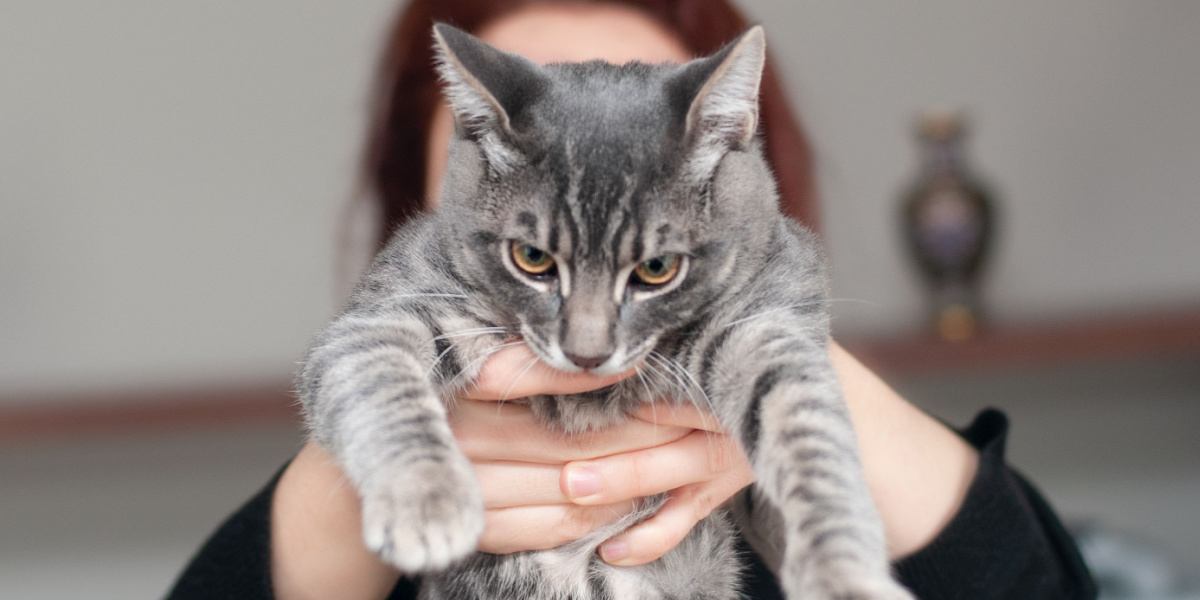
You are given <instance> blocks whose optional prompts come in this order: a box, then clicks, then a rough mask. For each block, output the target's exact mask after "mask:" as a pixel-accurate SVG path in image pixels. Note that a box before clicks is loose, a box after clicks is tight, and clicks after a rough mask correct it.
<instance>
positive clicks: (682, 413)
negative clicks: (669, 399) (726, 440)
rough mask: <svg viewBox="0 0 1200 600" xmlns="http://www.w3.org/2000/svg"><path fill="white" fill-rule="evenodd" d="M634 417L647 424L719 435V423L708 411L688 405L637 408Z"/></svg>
mask: <svg viewBox="0 0 1200 600" xmlns="http://www.w3.org/2000/svg"><path fill="white" fill-rule="evenodd" d="M633 416H634V417H636V418H638V419H641V420H643V421H646V422H648V423H658V424H659V425H670V426H672V427H687V428H688V429H703V430H704V431H714V432H718V433H721V432H723V431H724V430H723V429H722V428H721V423H720V422H719V421H717V418H716V417H715V416H713V414H712V413H710V412H708V411H703V410H700V409H698V408H696V407H695V406H692V405H690V404H671V403H666V402H660V403H655V404H648V405H644V406H642V407H640V408H638V410H637V412H635V413H634V415H633Z"/></svg>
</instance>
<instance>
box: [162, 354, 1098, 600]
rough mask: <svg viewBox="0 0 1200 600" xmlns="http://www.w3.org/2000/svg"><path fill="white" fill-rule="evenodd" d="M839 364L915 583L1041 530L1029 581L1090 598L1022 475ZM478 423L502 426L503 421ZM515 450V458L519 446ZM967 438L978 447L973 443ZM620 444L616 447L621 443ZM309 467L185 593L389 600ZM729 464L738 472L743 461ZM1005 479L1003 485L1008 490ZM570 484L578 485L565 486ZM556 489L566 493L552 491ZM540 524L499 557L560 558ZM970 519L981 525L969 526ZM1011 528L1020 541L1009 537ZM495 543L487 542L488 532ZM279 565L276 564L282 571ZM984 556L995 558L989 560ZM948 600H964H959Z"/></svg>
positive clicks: (383, 578)
mask: <svg viewBox="0 0 1200 600" xmlns="http://www.w3.org/2000/svg"><path fill="white" fill-rule="evenodd" d="M833 352H834V354H833V360H834V365H835V367H836V368H837V370H838V373H839V377H840V378H841V380H842V385H843V387H844V388H845V390H846V397H847V402H848V404H849V405H850V411H851V416H852V419H853V420H854V424H855V427H856V429H857V431H858V433H859V436H860V444H861V446H862V453H863V463H864V466H865V468H866V472H867V479H868V483H869V485H870V488H871V492H872V494H873V496H874V497H875V499H876V501H877V502H878V504H879V506H880V512H881V514H882V515H883V517H884V520H885V526H886V529H887V533H888V535H889V541H890V548H891V551H892V555H893V556H894V557H897V558H901V557H903V558H904V560H902V561H901V562H900V563H899V572H900V574H901V577H902V579H903V581H904V583H905V584H907V585H910V586H912V587H914V589H918V590H921V589H941V590H946V589H949V590H953V589H954V587H953V586H954V585H955V584H956V583H957V584H958V585H960V586H961V585H962V584H963V583H964V580H956V579H954V578H953V577H952V576H953V575H955V573H956V572H957V573H958V574H961V575H963V576H964V577H967V578H970V577H974V576H975V575H974V573H973V571H972V568H970V567H973V569H974V571H978V570H980V569H981V568H986V566H987V565H980V564H974V565H971V564H970V563H969V562H968V563H963V562H962V561H961V557H960V562H959V563H957V564H950V563H947V564H946V568H945V569H942V570H939V569H937V568H936V566H937V565H938V564H939V562H945V561H946V560H947V559H946V558H945V557H947V556H949V557H954V556H955V552H956V549H968V550H969V551H970V550H978V549H980V548H989V547H991V546H993V545H994V542H995V541H996V540H997V539H1000V538H1002V537H1004V536H1005V535H1006V534H1007V533H1008V532H1009V531H1011V530H1013V529H1014V528H1013V521H1014V519H1015V520H1016V521H1018V524H1019V525H1020V526H1021V529H1022V530H1023V531H1026V532H1029V531H1033V532H1034V533H1037V534H1039V535H1041V532H1046V533H1045V535H1041V537H1040V538H1038V539H1040V540H1042V541H1041V543H1042V546H1055V547H1056V548H1057V553H1056V554H1055V556H1058V557H1062V556H1066V557H1067V559H1062V560H1050V559H1047V560H1044V561H1042V562H1037V561H1036V560H1035V561H1033V562H1030V563H1028V564H1029V568H1031V569H1033V572H1032V573H1030V572H1026V573H1023V574H1021V576H1023V577H1025V578H1026V579H1028V578H1029V577H1034V578H1035V579H1039V580H1042V581H1051V580H1053V581H1071V582H1073V583H1072V585H1075V586H1076V587H1077V588H1078V589H1087V588H1088V587H1089V586H1090V585H1091V583H1090V579H1089V578H1088V576H1087V572H1086V567H1083V566H1082V563H1081V562H1078V561H1076V562H1074V563H1073V562H1071V560H1069V558H1070V557H1071V556H1074V557H1076V558H1077V556H1078V555H1077V554H1075V553H1074V552H1075V551H1074V547H1073V545H1072V543H1071V541H1070V538H1069V537H1068V536H1066V535H1065V533H1063V532H1062V531H1061V526H1060V525H1058V524H1057V523H1058V522H1057V519H1056V518H1055V517H1054V515H1053V512H1052V511H1050V510H1049V508H1048V506H1046V505H1045V504H1044V502H1042V501H1040V497H1037V496H1036V493H1034V492H1032V490H1031V489H1029V488H1028V487H1027V486H1024V487H1023V486H1022V485H1021V484H1019V483H1018V482H1019V480H1018V479H1016V478H1015V476H1013V475H1011V473H1010V472H1009V471H1008V470H1007V468H1006V467H1005V466H1004V463H1003V457H1002V452H997V451H996V450H995V449H994V448H992V449H989V450H988V452H987V453H985V454H984V458H985V461H984V462H982V463H981V462H979V453H978V452H977V451H976V450H975V447H979V448H983V447H984V446H983V445H980V444H975V447H973V446H972V445H970V444H967V443H966V442H964V441H963V438H961V437H959V436H958V435H956V434H954V433H953V432H952V431H951V430H950V429H948V428H946V427H944V426H943V425H941V424H940V423H938V422H937V421H936V420H934V419H932V418H930V417H928V416H926V415H925V414H924V413H921V412H920V411H919V410H917V409H916V408H915V407H913V406H911V405H909V404H908V403H906V402H905V401H904V400H903V399H901V398H900V397H899V396H897V395H896V394H895V393H894V392H893V391H891V390H890V389H889V388H887V386H885V385H884V384H883V383H882V382H880V381H879V380H878V378H876V377H875V376H874V375H873V374H872V373H871V372H870V371H868V370H866V369H865V368H864V367H862V365H860V364H858V362H857V361H855V360H854V359H853V358H852V357H850V356H849V355H847V354H846V353H845V352H844V351H842V350H841V349H840V348H836V347H835V348H834V350H833ZM479 412H480V414H493V413H494V412H495V411H479ZM489 429H491V428H488V427H480V428H478V429H476V430H474V431H472V432H470V433H468V434H466V435H467V437H471V438H473V439H474V440H475V443H479V442H480V441H481V438H480V436H486V435H487V434H488V430H489ZM969 433H970V432H968V434H969ZM492 435H493V436H496V439H498V440H499V439H501V438H505V436H504V435H503V434H502V433H499V432H494V433H492ZM527 437H528V436H527ZM505 439H506V440H508V441H507V446H508V448H509V449H511V447H512V443H511V440H512V438H505ZM968 439H971V438H970V436H969V435H968ZM460 441H462V438H461V437H460ZM482 441H486V440H482ZM501 441H505V440H501ZM685 441H686V440H678V441H676V442H670V443H683V442H685ZM973 441H978V440H973ZM536 443H541V444H544V445H546V452H548V453H550V452H558V451H562V452H561V453H560V454H562V455H566V456H569V455H571V454H576V455H578V454H580V453H582V454H583V455H584V456H588V455H589V454H588V451H587V449H586V448H585V447H583V446H581V445H580V444H579V443H578V442H572V441H569V440H561V439H560V440H559V441H558V442H557V443H558V445H559V446H560V447H558V448H557V450H556V449H555V448H554V447H553V446H552V444H553V442H552V441H551V438H550V437H543V438H541V441H540V442H536ZM608 443H610V444H611V440H610V441H609V442H608ZM670 443H669V444H668V445H670ZM562 446H565V447H562ZM662 448H663V446H656V447H655V448H650V449H648V450H641V451H637V452H643V453H644V452H651V451H660V450H661V449H662ZM1001 450H1002V449H1001ZM612 452H613V449H612V447H611V446H610V447H608V448H607V449H605V450H597V451H595V452H594V453H593V454H590V456H597V457H604V456H606V454H611V453H612ZM635 453H636V452H635ZM301 454H302V455H303V456H308V457H309V458H311V459H313V460H309V459H306V460H301V457H298V458H297V460H296V461H295V462H294V463H292V464H291V465H290V466H289V467H288V469H287V474H286V475H285V477H284V479H285V480H286V481H287V482H288V483H287V485H283V484H282V483H281V488H280V489H279V490H278V492H276V491H275V489H274V486H273V485H269V486H268V487H267V489H266V490H264V492H263V493H261V494H260V495H259V496H258V497H256V498H255V499H253V500H252V501H251V502H250V503H249V504H247V506H246V507H244V508H243V509H242V510H241V511H239V512H238V513H236V514H235V515H234V516H233V517H232V518H231V519H230V520H229V521H228V522H226V524H225V525H224V526H223V527H222V528H221V529H220V530H218V532H217V533H216V534H215V535H214V536H213V538H212V539H210V540H209V542H208V543H207V544H206V545H205V547H204V548H203V549H202V550H201V552H200V553H199V554H198V555H197V556H196V558H194V559H193V561H192V563H191V564H190V565H189V566H188V568H187V570H186V571H185V572H184V574H183V575H182V576H181V578H180V581H179V583H178V584H177V587H176V592H179V591H180V590H185V591H186V590H189V589H190V590H203V589H205V588H204V585H205V584H215V583H220V582H221V581H222V580H221V579H220V578H219V574H220V572H221V570H222V569H224V570H226V571H228V572H229V574H230V576H228V577H226V578H225V579H224V581H225V583H227V585H225V587H224V588H223V589H237V590H240V592H239V593H235V594H230V595H231V596H232V597H239V598H270V597H272V596H271V593H272V590H271V587H272V583H271V582H272V580H274V587H275V588H276V589H277V590H278V592H279V595H278V597H280V598H289V597H305V596H292V595H291V594H292V593H293V591H299V592H303V591H304V590H314V589H322V588H320V586H321V585H322V583H321V582H322V581H348V580H353V581H354V586H356V587H353V588H351V587H341V588H339V592H341V593H339V597H345V598H350V597H352V596H350V595H349V594H348V593H346V592H348V591H350V590H351V589H353V590H354V591H356V592H360V593H362V594H364V595H363V596H360V597H364V598H366V597H379V596H378V595H377V592H378V591H379V590H386V589H387V588H388V586H389V585H392V584H395V582H396V575H395V573H394V572H392V571H391V570H390V569H387V568H386V567H383V566H382V565H381V564H380V563H379V562H378V561H377V560H376V559H375V557H374V556H373V555H370V554H369V553H366V552H365V551H364V550H363V549H362V547H361V542H360V537H361V532H360V530H359V523H358V517H357V514H358V513H357V510H358V507H357V498H356V496H355V495H354V492H353V490H351V489H350V488H348V487H346V485H345V484H344V483H343V482H342V481H341V477H340V474H338V472H337V470H336V468H334V467H333V465H332V464H331V463H330V462H329V459H328V457H327V456H326V455H324V453H323V452H322V451H320V450H319V448H317V447H315V446H313V445H311V444H310V445H309V446H308V447H306V449H305V450H304V451H302V453H301ZM629 454H630V453H628V452H626V453H620V454H618V455H617V456H614V457H606V458H598V459H596V460H597V461H607V460H610V459H611V460H618V461H619V460H625V459H628V458H629V456H628V455H629ZM684 456H686V455H684ZM567 460H569V459H566V460H562V461H561V462H567ZM683 460H690V461H700V462H706V461H708V460H709V458H708V455H707V453H700V454H697V455H693V456H691V458H690V459H688V458H684V459H683ZM730 464H731V465H736V464H738V463H737V462H736V461H733V462H731V463H730ZM677 469H678V466H676V470H677ZM605 472H606V473H607V474H609V475H610V476H612V477H616V478H617V479H616V480H614V481H612V482H611V484H612V485H614V486H615V487H618V488H622V489H632V490H639V489H647V486H646V485H643V484H641V483H639V482H637V481H635V477H636V474H633V473H626V472H622V471H620V470H615V471H614V470H608V471H605ZM293 473H294V474H293ZM997 473H999V475H1000V476H998V477H997V476H996V475H997ZM660 475H661V474H660ZM744 476H745V474H744V473H739V472H738V471H737V470H736V469H731V470H728V471H727V472H723V473H722V474H720V476H719V478H718V479H716V480H714V481H713V482H711V483H712V486H713V489H725V490H732V491H725V492H720V493H717V494H716V495H715V496H714V495H713V494H696V495H694V496H693V497H694V498H695V499H696V502H697V504H695V505H686V504H681V505H678V510H680V511H690V512H691V516H689V518H686V519H674V518H669V519H663V520H660V522H662V521H670V524H669V525H668V528H667V529H660V530H659V531H657V532H655V531H653V530H652V529H649V530H648V529H647V528H646V527H644V526H643V527H642V528H641V529H637V528H635V529H634V530H631V531H630V532H627V533H626V534H623V535H631V534H635V533H636V535H638V536H640V537H641V539H646V540H648V545H647V546H646V547H642V548H637V547H636V546H635V547H634V548H633V551H634V552H637V553H638V556H637V557H635V558H636V559H637V560H639V561H643V562H644V561H648V560H653V559H654V558H657V556H656V555H661V553H663V552H665V551H666V550H669V549H670V547H671V546H673V544H670V543H667V544H664V543H663V542H662V539H663V538H667V539H668V540H669V539H674V538H681V537H682V534H681V532H682V533H686V531H687V530H688V529H690V528H691V525H692V524H693V523H694V522H695V520H697V519H699V518H701V517H702V516H703V515H705V514H707V512H708V511H710V510H712V509H713V508H715V507H716V506H717V505H719V504H720V503H721V502H722V501H723V500H724V498H718V497H716V496H720V495H721V494H722V493H723V494H726V496H725V497H728V495H731V494H732V493H734V491H736V489H737V488H739V487H740V485H737V484H736V483H735V485H726V483H727V482H728V481H734V480H736V479H738V478H743V477H744ZM645 477H646V478H648V479H654V478H656V477H658V476H656V475H655V473H648V474H646V475H645ZM659 478H663V479H665V478H666V477H659ZM722 478H723V479H722ZM551 479H552V478H551ZM562 479H563V480H564V481H565V479H566V477H565V476H564V477H563V478H562ZM746 481H748V480H746ZM742 483H743V484H744V482H742ZM538 485H542V484H538ZM547 485H552V486H558V487H564V486H560V484H559V482H553V481H551V482H550V483H549V484H547ZM484 487H485V490H486V488H487V487H488V486H487V485H486V484H485V486H484ZM554 493H556V490H539V489H537V485H531V486H530V494H531V496H536V497H541V496H545V495H547V494H554ZM293 496H294V497H293ZM272 498H274V502H272ZM1031 498H1033V500H1031ZM515 500H516V501H518V502H519V501H520V499H515ZM964 502H965V504H964ZM531 504H532V503H531ZM1037 507H1042V510H1036V508H1037ZM579 508H588V507H579ZM272 513H274V514H273V515H272ZM527 515H528V516H527V517H526V516H521V517H520V518H511V519H508V520H506V521H504V522H501V523H499V524H498V525H497V526H498V527H502V528H507V530H510V531H512V532H518V531H523V532H525V533H524V534H523V537H522V542H523V543H524V544H528V547H527V548H516V547H506V548H500V549H496V550H495V551H520V550H523V549H532V548H536V547H548V546H546V545H545V544H546V543H547V540H543V539H541V537H539V536H538V535H537V534H536V533H532V534H531V533H530V532H539V531H540V532H545V533H544V537H547V539H549V537H551V536H555V535H560V534H559V533H557V532H556V531H555V527H556V525H559V524H560V523H558V522H543V521H545V519H546V518H547V516H546V515H545V514H544V513H543V514H539V513H537V511H532V512H529V513H527ZM964 515H967V517H968V518H967V519H966V525H965V526H964ZM553 518H560V517H553ZM539 519H540V520H539ZM948 523H949V525H948ZM989 523H991V525H989ZM671 528H674V529H679V530H680V531H674V530H671ZM1001 528H1007V529H1008V530H1006V531H1001V530H1000V529H1001ZM293 534H295V535H293ZM310 534H311V535H310ZM947 534H949V535H947ZM485 537H488V534H487V533H485ZM508 537H510V536H509V535H508V534H505V533H504V532H503V531H493V532H492V535H491V538H492V539H505V538H508ZM1009 537H1010V538H1011V536H1009ZM272 538H274V539H272ZM634 539H637V538H634ZM930 540H932V541H930ZM551 545H553V544H551ZM331 553H337V554H338V556H340V557H341V559H334V558H333V557H331V556H330V555H331ZM1035 554H1036V555H1037V556H1038V557H1043V556H1046V555H1047V552H1046V551H1044V550H1041V551H1038V552H1037V553H1035ZM266 557H270V561H269V562H268V560H267V558H266ZM978 557H979V558H980V559H984V555H982V554H980V555H978ZM1008 558H1011V557H1001V558H999V559H996V558H995V557H994V556H993V557H990V558H988V560H991V559H996V560H1005V561H1007V560H1008ZM1009 562H1011V561H1009ZM327 566H334V567H335V569H336V570H337V573H329V572H328V571H326V570H325V569H326V567H327ZM999 572H1002V570H1001V571H999ZM1010 575H1012V574H1010ZM197 582H199V583H200V585H197ZM993 583H996V582H993ZM1000 583H1004V582H1000ZM1009 583H1013V582H1011V581H1010V582H1009ZM238 586H242V587H238ZM405 586H411V584H409V583H408V582H406V581H404V580H401V588H404V589H398V590H397V592H398V593H396V594H393V595H392V596H391V597H392V598H406V597H410V596H408V595H405V594H406V593H410V594H411V591H410V592H405V591H404V590H405V589H408V590H411V589H412V588H411V587H405ZM939 586H940V587H939ZM946 586H950V587H946ZM961 589H962V588H960V590H961ZM968 589H971V588H968ZM1093 593H1094V591H1093ZM171 597H172V598H192V597H196V598H199V597H212V596H211V595H203V594H200V595H187V594H183V595H177V594H176V593H175V592H173V593H172V596H171ZM411 597H415V596H411ZM933 597H938V596H933ZM943 597H953V594H951V595H950V596H943ZM995 597H1003V596H995ZM1080 597H1087V596H1086V594H1085V595H1084V596H1080Z"/></svg>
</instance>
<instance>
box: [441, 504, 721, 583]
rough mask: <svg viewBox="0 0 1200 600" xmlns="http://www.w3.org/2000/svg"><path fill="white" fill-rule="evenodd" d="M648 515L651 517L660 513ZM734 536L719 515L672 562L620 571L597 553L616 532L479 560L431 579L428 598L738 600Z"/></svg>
mask: <svg viewBox="0 0 1200 600" xmlns="http://www.w3.org/2000/svg"><path fill="white" fill-rule="evenodd" d="M655 504H656V505H657V504H660V503H659V502H656V503H655ZM648 508H649V511H648V512H649V513H652V512H653V510H655V509H656V508H657V507H656V506H653V507H648ZM639 512H640V513H641V514H640V515H638V516H642V517H644V516H645V515H646V514H647V510H645V509H644V510H643V511H639ZM625 526H628V523H627V522H626V523H625ZM616 531H620V530H619V529H618V530H616ZM733 531H734V529H733V526H732V525H731V524H730V522H729V519H728V518H727V517H726V515H725V514H724V513H723V512H722V511H718V512H715V513H713V514H712V515H710V516H709V517H708V518H706V519H704V520H703V521H701V522H700V523H699V524H698V525H697V526H696V527H695V528H694V529H693V530H692V532H691V533H690V534H689V535H688V537H687V538H685V539H684V541H683V542H681V543H680V544H679V545H678V546H676V547H675V549H674V550H672V551H671V552H669V553H667V555H666V556H664V557H662V558H660V559H659V560H656V561H654V562H652V563H650V564H647V565H641V566H637V567H614V566H611V565H609V564H607V563H605V562H603V561H602V560H600V559H599V557H598V556H597V554H596V552H595V549H596V547H597V546H599V545H600V543H601V542H603V541H605V540H606V539H608V538H609V537H611V536H612V535H613V534H614V533H615V532H614V531H613V529H612V528H611V527H606V528H601V529H600V530H597V531H596V532H593V533H592V534H590V535H589V536H588V537H586V538H584V539H581V540H578V541H576V542H574V543H571V544H567V545H565V546H562V547H560V548H556V549H553V550H546V551H541V552H525V553H520V554H510V555H505V556H499V555H492V554H477V555H475V556H473V557H471V558H470V559H468V560H467V561H466V562H465V563H463V564H462V565H459V566H457V567H454V568H451V569H450V570H448V571H446V572H444V573H441V574H438V575H435V576H430V577H426V578H424V579H423V580H422V585H421V598H422V600H512V599H517V598H519V599H522V600H667V599H671V600H684V599H688V600H690V599H704V600H735V599H736V598H738V583H739V579H740V577H739V575H740V569H741V564H740V561H739V560H738V558H737V555H736V553H735V551H734V535H733Z"/></svg>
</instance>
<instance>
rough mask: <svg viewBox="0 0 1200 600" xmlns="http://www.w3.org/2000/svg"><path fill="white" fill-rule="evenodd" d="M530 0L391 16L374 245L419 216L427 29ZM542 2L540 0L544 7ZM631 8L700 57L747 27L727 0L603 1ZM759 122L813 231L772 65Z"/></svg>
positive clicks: (807, 167)
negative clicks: (377, 237)
mask: <svg viewBox="0 0 1200 600" xmlns="http://www.w3.org/2000/svg"><path fill="white" fill-rule="evenodd" d="M533 1H535V0H412V1H411V2H409V3H408V5H407V6H405V7H404V8H403V9H402V10H401V11H400V13H399V14H398V15H397V17H396V19H395V21H394V23H393V24H392V27H391V29H390V31H389V33H388V36H387V42H386V47H385V49H384V53H383V56H382V60H381V61H380V64H379V66H378V69H379V70H378V73H377V74H376V84H375V90H374V96H373V98H372V106H371V111H372V112H371V123H370V129H369V137H368V145H367V149H366V154H365V157H364V165H363V166H364V176H365V180H366V183H367V185H368V186H369V190H370V191H371V192H372V195H373V197H374V198H376V199H377V201H378V202H379V203H380V209H381V210H380V214H381V216H382V219H381V222H380V227H381V229H380V231H379V241H380V243H382V242H383V241H384V240H385V239H386V238H387V236H388V234H389V233H390V232H391V231H392V229H393V228H394V227H396V226H397V225H399V224H400V223H402V222H404V221H405V220H406V219H408V218H409V217H411V216H413V215H414V214H416V213H418V212H419V211H421V210H423V208H424V206H423V205H424V197H425V189H426V185H425V184H426V182H425V177H426V163H427V162H428V161H427V160H426V158H427V157H426V156H425V154H426V151H427V150H426V148H427V147H428V145H427V141H428V140H427V138H428V137H429V129H430V124H431V122H432V119H433V114H434V109H435V108H436V107H437V106H438V103H439V102H440V101H441V99H440V95H439V94H440V92H439V87H438V80H437V75H436V74H435V72H434V69H433V46H432V43H431V41H430V40H431V35H432V34H431V29H430V28H431V25H432V24H433V23H434V22H435V21H444V22H447V23H450V24H452V25H455V26H458V27H460V28H462V29H465V30H467V31H478V30H479V29H480V28H481V27H483V26H484V25H486V24H487V23H489V22H491V21H492V20H494V19H496V18H498V17H500V16H502V15H505V14H507V13H509V12H511V11H512V10H514V9H516V8H519V7H522V6H525V5H528V4H531V3H532V2H533ZM543 1H544V0H543ZM609 1H612V2H613V3H616V4H625V5H629V6H633V7H636V8H637V9H639V10H640V11H642V12H643V13H645V14H646V15H648V16H649V17H651V18H653V19H654V20H656V21H657V22H658V23H660V24H662V25H663V26H664V27H665V28H666V29H667V30H669V31H672V32H674V33H675V34H676V35H677V36H678V38H679V39H680V41H682V42H683V44H684V45H685V46H686V47H687V49H688V50H689V51H691V52H692V53H694V54H695V55H696V56H703V55H707V54H711V53H712V52H714V51H716V50H717V49H718V48H720V47H721V46H722V45H723V44H725V43H726V42H728V41H730V40H732V39H734V38H735V37H737V36H738V34H740V33H742V32H743V31H744V30H745V29H746V28H747V27H748V23H747V21H746V19H745V17H743V16H742V14H741V13H740V12H739V11H738V10H737V9H736V8H735V7H734V6H733V5H732V4H731V3H730V2H728V1H727V0H609ZM761 90H762V91H761V100H760V102H761V105H760V117H759V118H760V121H761V123H762V132H763V140H764V146H765V151H766V156H767V160H768V162H769V163H770V164H771V167H772V169H773V170H774V172H775V177H776V179H777V180H778V182H779V193H780V204H781V208H782V209H783V210H784V212H786V213H787V214H788V215H790V216H791V217H793V218H795V219H797V220H799V221H800V222H802V223H805V224H807V225H809V226H810V227H815V225H816V194H815V189H814V182H813V176H812V155H811V152H810V150H809V146H808V142H807V139H806V137H805V135H804V132H803V130H802V129H801V127H800V123H799V122H798V121H797V120H796V118H795V116H794V115H792V113H791V110H790V109H789V108H788V102H787V98H786V96H785V95H784V93H783V88H782V86H781V84H780V82H779V78H778V76H777V75H776V73H775V69H774V67H773V62H772V60H771V59H770V57H768V59H767V64H766V70H765V72H764V74H763V81H762V88H761Z"/></svg>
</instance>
